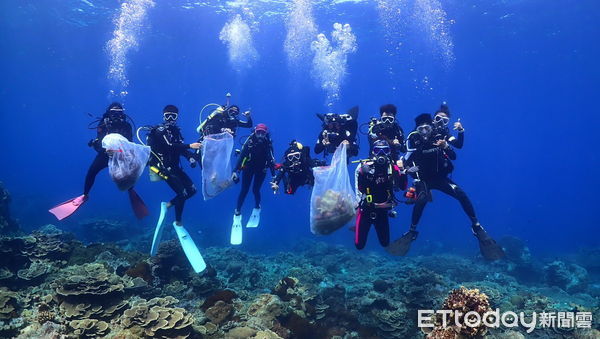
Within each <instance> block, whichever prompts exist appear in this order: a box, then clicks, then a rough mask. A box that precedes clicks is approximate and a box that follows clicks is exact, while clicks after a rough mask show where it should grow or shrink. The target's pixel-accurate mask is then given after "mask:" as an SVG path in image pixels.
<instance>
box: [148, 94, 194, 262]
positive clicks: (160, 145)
mask: <svg viewBox="0 0 600 339" xmlns="http://www.w3.org/2000/svg"><path fill="white" fill-rule="evenodd" d="M178 117H179V110H178V109H177V107H175V106H173V105H167V106H165V108H164V109H163V120H164V122H163V123H162V124H160V125H158V126H155V127H152V128H150V132H149V133H148V137H147V143H148V146H150V147H151V148H152V156H151V157H150V161H149V165H150V171H151V172H152V173H154V175H155V178H156V177H158V178H159V179H158V180H160V179H163V180H165V181H166V182H167V184H168V185H169V187H171V189H172V190H173V191H175V193H176V196H175V197H174V198H173V199H171V201H169V202H161V204H160V217H159V218H158V223H157V225H156V230H155V231H154V238H153V240H152V248H151V250H150V254H151V255H156V253H157V252H158V245H159V244H160V240H161V237H162V232H163V225H164V219H165V216H166V214H167V210H168V209H169V208H171V207H174V208H175V221H174V222H173V228H174V229H175V232H176V233H177V236H178V238H179V242H180V243H181V247H182V248H183V251H184V252H185V255H186V256H187V258H188V260H189V262H190V264H191V265H192V267H193V268H194V271H196V273H200V272H202V271H203V270H204V269H205V268H206V264H205V262H204V259H203V258H202V255H201V254H200V252H199V251H198V248H197V247H196V244H195V243H194V240H192V238H191V237H190V235H189V233H188V232H187V230H186V229H185V228H184V227H183V223H182V214H183V207H184V205H185V201H186V200H187V199H189V198H191V197H192V196H193V195H194V194H196V187H195V186H194V183H193V182H192V180H191V179H190V177H189V176H188V175H187V174H186V173H185V172H184V171H183V169H182V168H181V162H180V157H185V158H187V159H188V161H189V162H190V165H191V166H192V167H195V166H196V163H197V161H196V159H195V158H194V157H195V155H194V154H193V153H192V152H191V151H189V150H190V149H194V150H197V149H199V148H200V147H201V146H202V144H200V143H198V142H195V143H192V144H186V143H184V142H183V136H182V135H181V130H180V128H179V126H177V118H178Z"/></svg>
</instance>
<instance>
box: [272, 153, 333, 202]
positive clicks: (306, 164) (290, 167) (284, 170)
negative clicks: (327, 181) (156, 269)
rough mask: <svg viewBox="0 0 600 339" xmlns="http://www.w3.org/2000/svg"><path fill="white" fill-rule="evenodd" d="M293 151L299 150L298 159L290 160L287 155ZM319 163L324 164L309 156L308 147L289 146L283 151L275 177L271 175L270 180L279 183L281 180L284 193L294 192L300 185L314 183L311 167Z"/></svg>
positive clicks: (311, 184)
mask: <svg viewBox="0 0 600 339" xmlns="http://www.w3.org/2000/svg"><path fill="white" fill-rule="evenodd" d="M293 152H300V159H299V160H297V161H290V160H289V159H288V158H287V155H288V154H290V153H293ZM320 165H324V164H323V163H321V162H320V161H318V160H313V159H311V158H310V147H306V146H304V147H303V148H302V150H298V149H297V148H295V147H290V148H288V149H287V150H286V151H285V154H284V156H283V163H282V164H281V167H279V168H278V169H277V172H276V174H275V177H273V180H272V181H271V182H272V183H275V184H277V185H279V182H281V180H283V185H284V188H285V189H284V192H285V193H286V194H294V193H296V190H297V189H298V188H299V187H300V186H304V185H309V186H313V185H314V182H315V177H314V176H313V172H312V168H313V167H315V166H320Z"/></svg>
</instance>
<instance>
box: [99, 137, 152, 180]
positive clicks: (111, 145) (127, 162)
mask: <svg viewBox="0 0 600 339" xmlns="http://www.w3.org/2000/svg"><path fill="white" fill-rule="evenodd" d="M102 148H104V149H105V150H106V152H107V153H108V156H109V159H108V173H109V174H110V177H111V179H112V180H113V181H114V182H115V184H117V187H118V188H119V189H120V190H121V191H125V190H128V189H130V188H132V187H133V186H134V185H135V183H136V182H137V180H138V179H139V178H140V176H141V175H142V173H143V172H144V167H146V164H147V163H148V158H149V157H150V147H148V146H143V145H138V144H135V143H133V142H130V141H129V140H127V139H126V138H125V137H124V136H122V135H121V134H117V133H110V134H107V135H106V136H105V137H104V138H103V139H102Z"/></svg>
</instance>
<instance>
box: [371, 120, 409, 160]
mask: <svg viewBox="0 0 600 339" xmlns="http://www.w3.org/2000/svg"><path fill="white" fill-rule="evenodd" d="M377 140H385V141H387V142H388V144H389V145H390V146H392V159H394V160H398V159H400V153H406V144H405V142H404V130H402V127H400V125H398V123H397V122H395V121H394V122H393V123H388V122H382V121H381V119H377V120H373V121H372V122H371V123H370V126H369V147H370V149H369V152H371V151H372V150H373V143H374V142H375V141H377ZM394 140H398V142H399V143H398V144H395V143H394Z"/></svg>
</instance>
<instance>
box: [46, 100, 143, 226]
mask: <svg viewBox="0 0 600 339" xmlns="http://www.w3.org/2000/svg"><path fill="white" fill-rule="evenodd" d="M128 118H129V117H128V116H127V115H126V114H125V110H124V109H123V106H122V105H121V104H120V103H118V102H113V103H112V104H110V105H109V106H108V107H107V108H106V111H105V112H104V114H103V115H102V117H101V118H100V119H98V120H97V121H96V122H97V123H98V125H96V127H95V129H96V138H95V139H92V140H90V141H89V142H88V146H89V147H92V148H94V150H95V151H96V152H97V154H96V157H95V158H94V161H92V164H91V165H90V167H89V169H88V171H87V174H86V176H85V183H84V186H83V194H82V195H80V196H78V197H76V198H73V199H71V200H68V201H65V202H64V203H62V204H60V205H58V206H56V207H53V208H52V209H50V213H52V214H54V215H55V216H56V218H57V219H58V220H63V219H65V218H66V217H68V216H70V215H72V214H73V213H75V211H77V209H78V208H79V207H81V205H83V204H84V203H85V202H86V201H87V200H88V198H89V194H90V191H91V189H92V186H93V185H94V182H95V181H96V176H97V175H98V173H100V171H102V170H103V169H105V168H107V167H108V159H109V156H108V153H107V152H106V150H105V149H104V148H103V147H102V139H103V138H104V137H105V136H106V135H107V134H111V133H117V134H120V135H122V136H124V137H125V138H126V139H127V140H129V141H131V140H132V137H133V128H132V127H131V124H130V123H129V122H128V121H127V120H128ZM94 123H95V122H94ZM90 125H91V124H90ZM128 194H129V200H130V202H131V207H132V208H133V211H134V213H135V215H136V217H138V218H139V219H142V218H143V217H145V216H147V215H148V209H147V208H146V205H145V204H144V201H143V200H142V199H141V198H140V196H139V195H138V194H137V193H136V192H135V190H134V189H133V187H132V188H130V189H129V190H128Z"/></svg>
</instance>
